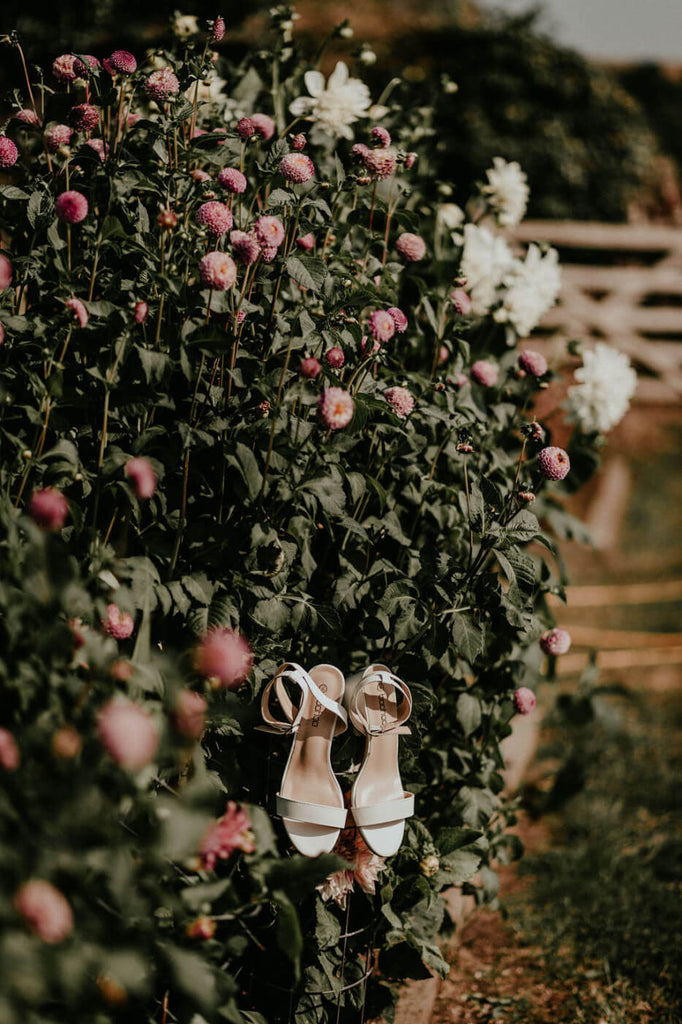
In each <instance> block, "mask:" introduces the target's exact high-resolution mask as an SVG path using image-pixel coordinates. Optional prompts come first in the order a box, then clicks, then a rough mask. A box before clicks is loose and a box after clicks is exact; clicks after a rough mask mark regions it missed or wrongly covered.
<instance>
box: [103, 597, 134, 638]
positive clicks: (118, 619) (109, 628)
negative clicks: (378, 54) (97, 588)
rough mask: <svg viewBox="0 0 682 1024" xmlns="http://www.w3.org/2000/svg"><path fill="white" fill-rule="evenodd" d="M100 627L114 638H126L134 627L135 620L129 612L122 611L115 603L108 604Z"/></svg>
mask: <svg viewBox="0 0 682 1024" xmlns="http://www.w3.org/2000/svg"><path fill="white" fill-rule="evenodd" d="M102 629H103V630H104V632H105V633H108V634H109V636H113V637H114V639H115V640H127V639H128V637H129V636H131V635H132V632H133V630H134V629H135V620H134V619H133V617H132V615H130V613H129V612H122V611H121V609H120V608H119V607H118V605H117V604H108V605H107V615H106V618H105V619H102Z"/></svg>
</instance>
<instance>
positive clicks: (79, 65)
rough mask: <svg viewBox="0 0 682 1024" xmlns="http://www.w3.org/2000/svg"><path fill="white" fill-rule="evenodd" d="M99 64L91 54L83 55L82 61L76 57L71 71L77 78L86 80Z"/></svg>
mask: <svg viewBox="0 0 682 1024" xmlns="http://www.w3.org/2000/svg"><path fill="white" fill-rule="evenodd" d="M100 66H101V65H100V62H99V61H98V60H97V57H93V56H92V54H91V53H85V54H83V60H81V59H80V58H79V57H76V59H75V61H74V62H73V70H74V71H75V72H76V74H77V75H78V77H79V78H88V76H89V75H90V72H91V71H94V70H95V69H96V68H98V67H100Z"/></svg>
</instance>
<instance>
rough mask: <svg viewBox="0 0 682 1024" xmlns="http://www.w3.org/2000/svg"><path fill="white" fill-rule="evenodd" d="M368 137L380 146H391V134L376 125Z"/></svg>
mask: <svg viewBox="0 0 682 1024" xmlns="http://www.w3.org/2000/svg"><path fill="white" fill-rule="evenodd" d="M370 135H371V136H372V138H373V139H376V141H377V142H378V143H379V145H380V146H384V147H386V146H390V145H391V133H390V132H389V130H388V129H387V128H382V127H381V125H376V126H375V127H374V128H372V130H371V132H370Z"/></svg>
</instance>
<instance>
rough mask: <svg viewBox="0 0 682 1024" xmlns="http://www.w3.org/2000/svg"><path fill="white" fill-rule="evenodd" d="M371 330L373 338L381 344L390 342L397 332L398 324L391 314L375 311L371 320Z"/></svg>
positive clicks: (379, 310)
mask: <svg viewBox="0 0 682 1024" xmlns="http://www.w3.org/2000/svg"><path fill="white" fill-rule="evenodd" d="M369 329H370V333H371V334H372V337H373V338H374V339H375V340H376V341H379V342H381V343H382V344H383V343H384V342H385V341H390V339H391V338H392V337H393V335H394V334H395V331H396V323H395V320H394V319H393V317H392V316H391V314H390V312H388V311H387V310H384V309H375V310H374V312H373V313H372V315H371V316H370V318H369Z"/></svg>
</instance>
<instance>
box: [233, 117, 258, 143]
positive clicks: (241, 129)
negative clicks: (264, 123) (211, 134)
mask: <svg viewBox="0 0 682 1024" xmlns="http://www.w3.org/2000/svg"><path fill="white" fill-rule="evenodd" d="M255 134H256V126H255V124H254V123H253V120H252V119H251V118H250V117H242V118H241V120H240V121H237V135H238V136H239V138H240V139H243V140H246V139H250V138H251V136H252V135H255Z"/></svg>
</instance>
